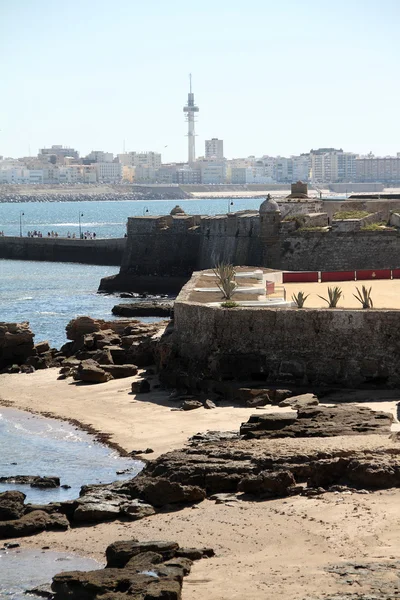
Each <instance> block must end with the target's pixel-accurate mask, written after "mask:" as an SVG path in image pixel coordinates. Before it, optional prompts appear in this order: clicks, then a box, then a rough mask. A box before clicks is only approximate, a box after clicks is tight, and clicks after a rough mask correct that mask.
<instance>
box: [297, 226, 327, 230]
mask: <svg viewBox="0 0 400 600" xmlns="http://www.w3.org/2000/svg"><path fill="white" fill-rule="evenodd" d="M299 231H327V228H326V227H321V226H315V227H311V226H310V227H300V229H299Z"/></svg>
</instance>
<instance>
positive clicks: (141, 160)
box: [118, 152, 161, 169]
mask: <svg viewBox="0 0 400 600" xmlns="http://www.w3.org/2000/svg"><path fill="white" fill-rule="evenodd" d="M118 159H119V162H120V163H121V164H122V165H123V166H124V167H149V168H150V167H151V168H153V169H159V168H160V167H161V154H160V153H158V152H124V153H123V154H118Z"/></svg>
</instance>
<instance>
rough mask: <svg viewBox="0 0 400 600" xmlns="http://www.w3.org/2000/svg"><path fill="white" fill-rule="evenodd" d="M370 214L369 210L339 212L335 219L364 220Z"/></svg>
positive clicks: (334, 216)
mask: <svg viewBox="0 0 400 600" xmlns="http://www.w3.org/2000/svg"><path fill="white" fill-rule="evenodd" d="M370 214H372V213H370V212H368V211H367V210H339V211H338V212H337V213H335V214H334V215H333V218H334V219H339V220H342V219H363V218H364V217H368V216H369V215H370Z"/></svg>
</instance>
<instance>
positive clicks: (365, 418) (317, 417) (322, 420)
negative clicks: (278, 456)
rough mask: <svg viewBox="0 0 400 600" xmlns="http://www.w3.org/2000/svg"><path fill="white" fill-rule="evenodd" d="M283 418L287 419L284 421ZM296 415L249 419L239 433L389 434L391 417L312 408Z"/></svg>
mask: <svg viewBox="0 0 400 600" xmlns="http://www.w3.org/2000/svg"><path fill="white" fill-rule="evenodd" d="M285 415H287V417H285ZM291 415H296V413H294V412H293V413H276V414H273V415H268V414H267V415H262V414H261V415H252V416H251V417H250V419H249V420H248V421H247V423H243V424H242V426H241V428H240V433H241V434H242V435H245V436H247V437H252V438H260V437H269V438H274V437H329V436H337V435H367V434H371V433H381V434H382V433H387V434H389V433H390V428H391V424H392V421H393V416H392V415H391V414H389V413H384V412H377V411H373V410H371V409H370V408H368V407H366V406H358V405H354V404H353V405H350V404H348V405H334V406H313V407H309V408H304V409H299V410H298V413H297V419H296V418H295V417H294V418H293V416H291Z"/></svg>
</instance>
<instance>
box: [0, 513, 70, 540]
mask: <svg viewBox="0 0 400 600" xmlns="http://www.w3.org/2000/svg"><path fill="white" fill-rule="evenodd" d="M68 526H69V523H68V520H67V518H66V517H65V516H64V515H60V514H58V513H53V514H49V513H47V512H44V511H41V510H34V511H32V512H29V513H27V514H26V515H23V516H22V517H21V518H19V519H15V520H14V519H13V520H10V521H1V522H0V539H6V538H14V537H24V536H25V535H32V534H33V533H39V532H40V531H45V530H47V531H49V530H66V529H68Z"/></svg>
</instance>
